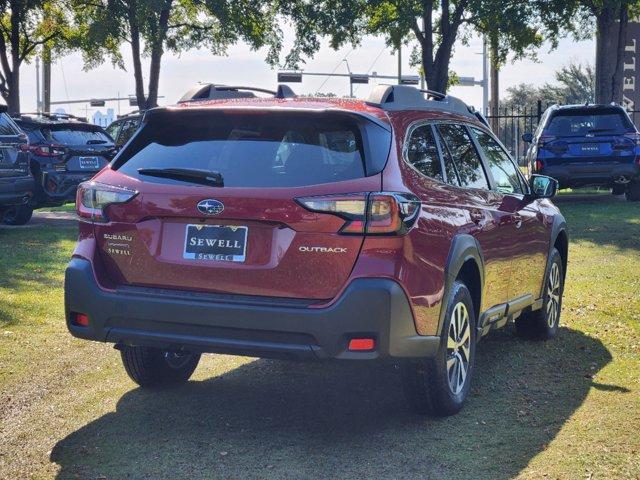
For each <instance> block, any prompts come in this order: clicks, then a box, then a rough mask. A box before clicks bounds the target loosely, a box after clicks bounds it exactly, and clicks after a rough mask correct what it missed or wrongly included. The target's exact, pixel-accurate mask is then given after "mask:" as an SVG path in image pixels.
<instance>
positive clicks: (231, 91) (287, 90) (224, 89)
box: [178, 83, 296, 103]
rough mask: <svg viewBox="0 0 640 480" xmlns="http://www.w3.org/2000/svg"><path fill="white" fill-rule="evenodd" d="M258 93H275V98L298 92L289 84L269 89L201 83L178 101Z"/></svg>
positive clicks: (248, 95) (247, 96)
mask: <svg viewBox="0 0 640 480" xmlns="http://www.w3.org/2000/svg"><path fill="white" fill-rule="evenodd" d="M254 92H258V93H266V94H269V95H273V97H274V98H294V97H295V96H296V94H295V93H294V92H293V90H291V87H289V86H288V85H278V89H277V90H275V91H274V90H267V89H265V88H258V87H241V86H234V85H217V84H214V83H199V84H197V85H195V86H194V87H192V88H191V89H189V90H188V91H187V92H186V93H185V94H184V95H183V96H182V98H181V99H180V100H178V103H184V102H191V101H197V100H226V99H230V98H255V97H256V94H255V93H254Z"/></svg>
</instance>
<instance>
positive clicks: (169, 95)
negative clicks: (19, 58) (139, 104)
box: [21, 31, 595, 116]
mask: <svg viewBox="0 0 640 480" xmlns="http://www.w3.org/2000/svg"><path fill="white" fill-rule="evenodd" d="M285 40H286V41H285V48H286V46H287V45H290V44H291V41H292V38H291V35H290V33H288V32H287V31H285ZM410 50H411V48H410V47H407V48H405V51H404V53H403V74H406V75H411V74H413V75H417V73H418V72H417V70H416V69H413V68H411V67H410V66H409V54H410ZM123 53H124V58H125V63H126V67H127V68H128V71H123V70H120V69H118V68H115V67H113V66H112V65H111V64H110V63H108V62H107V63H105V64H103V65H102V66H100V67H98V68H96V69H93V70H90V71H85V70H84V69H83V62H82V57H81V55H79V54H72V55H69V56H66V57H64V58H61V59H58V60H57V61H56V62H55V64H54V65H53V66H52V93H51V99H52V100H53V101H63V100H71V99H90V98H109V97H117V96H120V97H127V96H128V95H129V94H133V92H134V81H133V73H132V71H131V55H130V52H129V50H127V49H126V47H123ZM481 53H482V40H481V39H480V38H472V39H471V41H470V42H469V45H468V46H463V45H462V44H460V43H458V44H457V46H456V49H455V52H454V54H453V58H452V62H451V70H453V71H454V72H456V73H457V74H458V76H473V77H475V78H476V79H477V80H480V79H481V78H482V55H481ZM537 53H538V61H537V62H533V61H531V60H523V61H517V62H509V63H508V64H507V65H505V67H504V68H503V69H502V71H501V77H500V90H501V95H504V94H505V91H506V89H507V88H508V87H510V86H513V85H517V84H520V83H531V84H534V85H541V84H543V83H546V82H552V81H553V80H554V72H555V71H556V70H558V69H559V68H560V67H562V66H563V65H566V64H567V63H569V62H571V61H576V62H582V63H593V59H594V56H595V42H594V41H583V42H576V41H574V40H573V39H563V40H561V41H560V44H559V47H558V48H557V49H556V50H554V51H550V48H549V46H548V45H545V46H543V47H542V48H541V49H539V50H538V52H537ZM265 57H266V51H265V50H259V51H252V50H251V49H250V48H249V47H248V46H246V45H244V44H238V45H235V46H233V47H231V48H229V50H228V52H227V56H217V55H213V54H211V53H210V52H208V51H206V50H195V49H194V50H190V51H188V52H184V53H182V54H181V55H174V54H171V53H166V54H165V56H164V57H163V63H162V70H161V77H160V91H159V94H160V95H161V96H164V98H161V99H160V100H159V103H160V104H161V105H169V104H173V103H175V102H176V101H177V100H178V99H179V98H180V97H181V96H182V94H183V93H184V92H185V91H186V90H188V89H189V88H190V87H191V86H193V85H194V84H196V83H197V82H200V81H202V82H213V83H221V84H229V85H230V84H233V85H243V86H245V85H246V86H256V87H262V88H274V87H275V85H276V83H277V78H276V73H277V69H273V68H272V67H270V66H269V65H267V64H266V63H265V62H264V59H265ZM344 59H346V60H347V62H348V67H349V68H350V69H351V71H352V72H354V73H371V72H374V71H375V72H377V73H378V74H379V75H397V57H396V56H395V54H394V53H393V52H392V51H391V50H390V49H389V48H388V47H386V46H385V42H384V40H383V39H382V38H379V37H366V38H364V39H363V41H362V42H361V44H360V45H359V46H358V47H356V48H355V49H354V48H352V47H350V46H349V47H345V48H342V49H340V50H338V51H335V50H333V49H331V48H330V47H329V46H328V45H327V43H326V42H323V44H322V48H321V49H320V50H319V51H318V52H317V53H316V54H315V55H314V56H313V58H309V59H307V61H306V64H305V65H304V66H303V70H306V71H308V72H332V71H334V70H335V72H336V73H347V63H346V62H343V60H344ZM144 65H145V69H146V71H148V62H145V63H144ZM290 86H291V87H292V88H293V89H294V91H295V92H297V93H304V94H310V93H315V92H318V91H320V92H324V93H328V92H332V93H335V94H337V95H348V93H349V82H348V79H347V78H329V79H326V78H322V77H305V78H304V81H303V83H301V84H290ZM372 86H373V84H371V83H370V84H369V85H354V88H355V91H354V95H355V96H356V97H359V98H366V96H367V95H368V94H369V91H370V90H371V88H372ZM449 93H450V94H452V95H455V96H458V97H460V98H462V99H463V100H464V101H466V102H467V103H469V104H470V105H474V106H475V107H476V108H478V109H480V108H481V107H482V89H481V88H480V87H454V88H452V89H450V92H449ZM21 103H22V111H23V112H32V111H35V110H36V70H35V63H34V62H32V63H31V64H29V65H25V66H24V67H23V70H22V72H21ZM60 107H62V108H64V109H65V111H67V112H68V113H73V114H76V115H82V116H87V115H88V116H91V115H92V114H93V112H95V111H96V110H102V111H105V109H106V108H114V109H115V110H116V113H118V108H119V112H120V113H121V114H124V113H126V112H128V111H130V110H132V109H133V108H131V107H129V105H128V102H127V101H122V102H120V105H118V102H108V103H107V105H106V108H104V107H103V108H101V109H96V108H87V105H84V104H82V105H60V106H55V107H52V110H55V109H56V108H60Z"/></svg>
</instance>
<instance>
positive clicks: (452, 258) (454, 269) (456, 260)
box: [438, 234, 484, 335]
mask: <svg viewBox="0 0 640 480" xmlns="http://www.w3.org/2000/svg"><path fill="white" fill-rule="evenodd" d="M469 261H472V262H474V263H475V265H476V267H477V268H478V273H479V276H480V285H478V286H477V287H478V291H479V299H480V305H474V307H475V309H476V311H477V313H478V315H476V317H478V316H479V313H480V309H481V303H482V291H483V289H484V255H483V254H482V249H481V248H480V244H479V243H478V241H477V240H476V239H475V238H474V237H473V236H472V235H469V234H459V235H456V236H455V237H453V241H452V242H451V248H450V249H449V255H448V256H447V263H446V264H445V268H444V295H443V296H442V303H441V305H440V316H439V321H438V335H440V334H441V333H442V326H443V325H444V320H445V318H444V317H445V314H446V311H447V304H448V302H449V295H450V293H451V287H452V285H453V283H454V282H455V281H456V278H457V277H458V275H459V273H460V271H461V270H462V267H463V266H464V265H465V264H466V263H467V262H469ZM477 320H478V319H477V318H476V321H477Z"/></svg>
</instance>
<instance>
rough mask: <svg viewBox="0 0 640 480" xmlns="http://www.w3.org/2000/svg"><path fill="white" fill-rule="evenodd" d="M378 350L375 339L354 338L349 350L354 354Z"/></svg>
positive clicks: (350, 342)
mask: <svg viewBox="0 0 640 480" xmlns="http://www.w3.org/2000/svg"><path fill="white" fill-rule="evenodd" d="M375 348H376V341H375V340H374V339H373V338H352V339H351V340H349V350H351V351H352V352H363V351H371V350H374V349H375Z"/></svg>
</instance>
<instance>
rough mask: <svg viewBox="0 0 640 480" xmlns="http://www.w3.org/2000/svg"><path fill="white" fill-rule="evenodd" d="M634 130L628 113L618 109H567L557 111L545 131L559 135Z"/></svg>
mask: <svg viewBox="0 0 640 480" xmlns="http://www.w3.org/2000/svg"><path fill="white" fill-rule="evenodd" d="M630 130H633V125H632V124H631V122H630V120H629V118H628V117H627V115H626V114H625V113H624V112H622V111H620V110H618V109H615V110H611V109H609V110H602V111H594V110H593V109H591V110H567V111H560V112H557V113H556V114H555V115H554V116H553V118H552V119H551V121H550V122H549V125H548V126H547V128H546V129H545V133H546V134H549V135H555V136H558V137H579V136H585V135H587V134H590V135H595V136H598V135H619V134H623V133H626V132H629V131H630Z"/></svg>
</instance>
